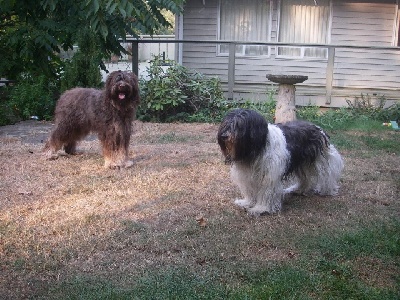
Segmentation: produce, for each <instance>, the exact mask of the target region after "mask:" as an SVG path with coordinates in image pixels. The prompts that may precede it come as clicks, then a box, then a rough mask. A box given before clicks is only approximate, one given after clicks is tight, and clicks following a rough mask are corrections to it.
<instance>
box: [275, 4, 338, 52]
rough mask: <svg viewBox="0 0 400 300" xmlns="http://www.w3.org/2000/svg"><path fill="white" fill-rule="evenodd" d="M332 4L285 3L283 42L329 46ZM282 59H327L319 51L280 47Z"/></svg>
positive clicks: (281, 23)
mask: <svg viewBox="0 0 400 300" xmlns="http://www.w3.org/2000/svg"><path fill="white" fill-rule="evenodd" d="M330 13H331V10H330V5H329V0H281V13H280V20H279V42H284V43H309V44H328V43H329V24H330ZM277 48H278V56H290V57H310V58H327V55H328V50H327V49H326V48H317V47H283V46H282V47H281V46H279V47H277Z"/></svg>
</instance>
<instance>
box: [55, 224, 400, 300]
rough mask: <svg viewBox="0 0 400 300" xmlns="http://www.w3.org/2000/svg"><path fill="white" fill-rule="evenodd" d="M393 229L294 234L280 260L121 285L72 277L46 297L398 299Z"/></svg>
mask: <svg viewBox="0 0 400 300" xmlns="http://www.w3.org/2000/svg"><path fill="white" fill-rule="evenodd" d="M399 232H400V222H399V221H398V220H388V221H387V222H386V223H379V224H369V225H366V224H360V226H359V228H356V229H352V228H337V229H335V230H332V232H326V231H325V232H322V233H318V234H315V235H309V234H304V235H303V236H300V237H299V238H298V239H297V241H296V242H297V244H298V251H299V253H298V254H297V255H296V257H297V258H295V259H293V260H289V261H284V262H281V263H279V262H274V263H266V262H262V261H260V262H259V263H254V262H248V263H246V262H241V263H238V264H232V265H225V266H223V267H222V266H218V265H207V266H204V267H196V266H184V265H176V266H174V267H171V266H167V267H165V266H160V268H158V269H150V270H148V271H147V272H146V273H143V274H141V276H138V277H137V278H126V279H127V280H128V281H131V282H132V283H131V284H130V285H129V286H128V287H126V286H125V287H124V288H122V287H118V286H115V285H113V284H111V283H110V282H107V281H105V280H104V279H96V278H85V277H76V278H74V279H73V280H72V281H69V282H63V283H61V284H60V285H59V286H57V287H56V288H55V289H54V290H52V291H51V295H52V298H53V297H54V299H55V298H58V297H59V298H62V299H360V300H361V299H363V300H364V299H377V300H378V299H380V300H381V299H398V297H399V296H400V293H399V290H398V289H397V288H396V285H397V287H398V286H399V283H400V275H399V273H398V272H396V270H397V271H399V270H400V260H399V258H400V235H399ZM364 257H368V258H369V260H371V259H374V261H376V262H377V263H380V264H382V265H381V266H380V268H377V269H379V270H380V271H381V272H383V273H382V275H381V277H383V278H386V281H391V282H393V284H394V285H395V286H393V285H392V286H390V284H388V285H387V286H385V285H382V286H379V285H376V284H375V285H372V284H370V283H369V282H368V281H367V280H364V279H363V278H362V276H360V272H359V270H358V268H359V264H360V259H361V265H362V259H363V258H364ZM367 266H368V263H367ZM389 266H391V267H390V268H389V271H387V272H386V273H387V274H385V269H386V268H388V267H389ZM371 272H372V271H371Z"/></svg>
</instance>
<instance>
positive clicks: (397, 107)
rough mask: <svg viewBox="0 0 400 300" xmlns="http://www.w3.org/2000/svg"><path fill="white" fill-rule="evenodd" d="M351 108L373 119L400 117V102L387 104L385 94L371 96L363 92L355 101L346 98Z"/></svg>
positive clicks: (383, 119)
mask: <svg viewBox="0 0 400 300" xmlns="http://www.w3.org/2000/svg"><path fill="white" fill-rule="evenodd" d="M346 102H347V105H348V106H349V108H350V110H351V111H352V112H353V113H354V114H356V115H363V116H367V117H369V118H371V119H373V120H377V121H382V122H387V121H393V120H398V119H399V118H400V103H399V102H397V103H395V104H393V105H391V106H389V107H385V106H386V98H385V96H378V97H377V98H376V97H371V96H370V95H369V94H366V95H364V94H361V96H360V97H358V96H357V97H355V98H354V100H353V101H350V100H348V99H346Z"/></svg>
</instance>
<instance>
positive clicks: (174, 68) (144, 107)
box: [138, 56, 275, 122]
mask: <svg viewBox="0 0 400 300" xmlns="http://www.w3.org/2000/svg"><path fill="white" fill-rule="evenodd" d="M147 71H148V74H149V79H148V80H145V79H143V78H142V79H141V80H140V93H141V100H142V103H141V105H140V107H139V110H138V119H140V120H143V121H158V122H171V121H182V122H220V121H221V120H222V118H223V117H224V116H225V114H226V113H227V111H229V110H231V109H234V108H239V107H242V108H250V109H255V110H257V111H259V112H260V113H262V114H263V115H264V116H265V117H266V118H267V119H268V120H269V121H272V120H273V117H274V113H275V102H274V100H273V97H274V95H275V91H274V90H269V91H268V99H269V100H268V101H260V102H252V101H237V100H226V99H225V97H224V94H223V91H222V89H221V82H220V80H219V79H218V78H216V77H211V78H210V77H206V76H205V75H203V74H200V73H198V72H193V71H190V70H189V69H188V68H186V67H183V66H181V65H178V64H176V63H175V62H173V61H167V62H163V61H162V60H161V58H160V56H156V57H155V58H154V59H153V60H152V62H151V64H150V66H149V67H148V69H147Z"/></svg>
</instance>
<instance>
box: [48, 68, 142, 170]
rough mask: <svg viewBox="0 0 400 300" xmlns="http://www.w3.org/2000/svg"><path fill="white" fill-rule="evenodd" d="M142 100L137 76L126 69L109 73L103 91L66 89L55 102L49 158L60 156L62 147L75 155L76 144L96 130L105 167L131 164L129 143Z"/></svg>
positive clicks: (128, 165)
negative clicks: (59, 152)
mask: <svg viewBox="0 0 400 300" xmlns="http://www.w3.org/2000/svg"><path fill="white" fill-rule="evenodd" d="M139 101H140V98H139V87H138V79H137V77H136V75H135V74H133V73H132V72H126V71H115V72H112V73H111V74H110V75H108V77H107V80H106V84H105V88H104V89H103V90H98V89H92V88H74V89H71V90H68V91H66V92H65V93H64V94H62V95H61V97H60V99H59V100H58V102H57V105H56V109H55V128H54V129H53V131H52V132H51V135H50V138H49V140H48V141H47V143H46V145H45V147H44V151H45V155H46V157H47V158H48V159H55V158H57V157H58V155H57V151H58V150H60V149H61V148H64V150H65V152H66V153H67V154H75V153H76V145H77V143H78V142H79V141H80V140H82V139H83V138H84V137H85V136H86V135H88V134H89V133H90V132H95V133H97V135H98V137H99V140H100V142H101V145H102V150H103V156H104V166H105V167H109V168H119V167H130V166H131V165H132V164H133V163H132V161H130V160H129V159H128V146H129V141H130V137H131V132H132V121H133V119H134V118H135V115H136V109H137V106H138V105H139Z"/></svg>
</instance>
